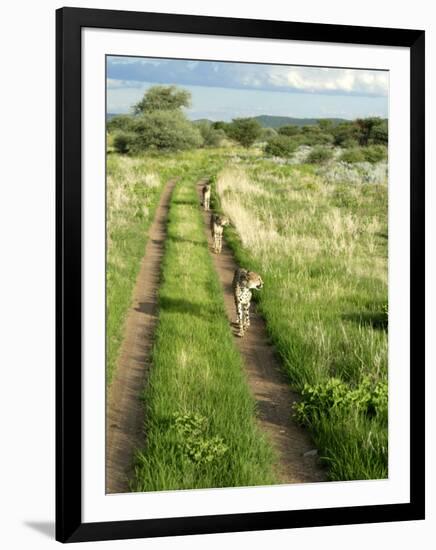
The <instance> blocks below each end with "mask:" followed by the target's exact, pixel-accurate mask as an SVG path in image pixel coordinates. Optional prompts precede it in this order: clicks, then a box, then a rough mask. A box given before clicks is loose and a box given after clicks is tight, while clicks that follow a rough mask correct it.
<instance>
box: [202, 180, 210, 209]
mask: <svg viewBox="0 0 436 550" xmlns="http://www.w3.org/2000/svg"><path fill="white" fill-rule="evenodd" d="M202 191H203V207H204V209H205V210H209V209H210V193H211V189H210V183H209V182H207V183H205V185H204V186H203V189H202Z"/></svg>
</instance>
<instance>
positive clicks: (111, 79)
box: [107, 56, 389, 121]
mask: <svg viewBox="0 0 436 550" xmlns="http://www.w3.org/2000/svg"><path fill="white" fill-rule="evenodd" d="M156 84H166V85H168V84H175V85H176V86H180V87H182V88H185V89H187V90H189V91H190V92H191V95H192V102H191V107H190V108H188V109H186V110H185V112H186V115H187V116H188V118H190V119H191V120H195V119H199V118H208V119H210V120H225V121H229V120H232V118H235V117H249V116H257V115H280V116H290V117H297V118H306V117H309V118H329V117H337V118H347V119H354V118H357V117H367V116H380V117H384V118H387V117H388V89H389V73H388V72H387V71H375V70H368V69H337V68H334V69H332V68H326V67H303V66H292V65H266V64H255V63H231V62H224V61H190V60H178V59H158V58H144V57H116V56H108V58H107V112H108V113H117V114H118V113H129V112H131V108H132V105H134V104H135V103H136V102H138V101H139V100H140V99H141V98H142V96H143V95H144V92H145V91H146V90H147V89H148V88H150V87H151V86H154V85H156Z"/></svg>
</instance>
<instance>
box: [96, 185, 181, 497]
mask: <svg viewBox="0 0 436 550" xmlns="http://www.w3.org/2000/svg"><path fill="white" fill-rule="evenodd" d="M175 184H176V180H170V181H169V182H168V183H167V184H166V186H165V188H164V190H163V191H162V194H161V197H160V200H159V204H158V206H157V208H156V213H155V217H154V221H153V223H152V225H151V227H150V230H149V238H148V241H147V245H146V247H145V253H144V257H143V258H142V260H141V266H140V270H139V274H138V277H137V280H136V284H135V288H134V290H133V293H132V303H131V306H130V309H129V311H128V313H127V317H126V322H125V328H124V338H123V342H122V344H121V348H120V353H119V357H118V362H117V369H116V373H115V376H114V379H113V381H112V384H111V386H110V388H109V389H108V390H107V392H106V493H125V492H130V490H129V479H130V477H131V474H132V473H133V472H132V459H133V453H134V451H135V449H136V448H138V447H140V446H141V445H142V444H143V442H144V437H145V434H144V432H143V426H144V414H145V413H144V408H143V405H142V403H141V400H140V396H141V392H142V390H143V388H144V384H145V382H146V380H147V376H148V373H149V371H150V366H151V364H150V355H151V348H152V344H153V334H154V330H155V328H156V324H157V301H158V297H157V293H158V289H159V282H160V272H161V262H162V259H163V255H164V248H165V238H166V223H167V217H168V209H169V204H170V199H171V194H172V191H173V189H174V186H175Z"/></svg>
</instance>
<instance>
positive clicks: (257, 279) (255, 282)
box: [247, 271, 263, 290]
mask: <svg viewBox="0 0 436 550" xmlns="http://www.w3.org/2000/svg"><path fill="white" fill-rule="evenodd" d="M247 286H248V288H255V289H256V290H260V289H261V288H262V287H263V281H262V278H261V276H260V275H258V274H257V273H255V272H254V271H249V272H248V273H247Z"/></svg>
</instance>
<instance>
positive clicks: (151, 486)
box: [131, 153, 276, 491]
mask: <svg viewBox="0 0 436 550" xmlns="http://www.w3.org/2000/svg"><path fill="white" fill-rule="evenodd" d="M190 163H191V168H192V170H191V171H190V173H189V174H188V175H186V176H185V177H184V178H183V179H182V180H181V181H180V182H179V183H178V184H177V186H176V188H175V191H174V193H173V197H172V201H171V207H170V213H169V223H168V238H167V241H166V250H165V257H164V262H163V272H162V277H163V283H162V285H161V288H160V291H159V321H158V326H157V330H156V335H155V343H154V348H153V369H152V372H151V375H150V380H149V383H148V386H147V388H146V390H145V393H144V403H145V406H146V442H145V444H144V448H143V449H141V450H139V451H138V452H137V456H136V467H135V472H136V476H135V479H134V480H133V481H132V484H131V485H132V490H134V491H158V490H172V489H193V488H210V487H235V486H236V487H237V486H250V485H263V484H271V483H274V482H275V481H276V480H275V478H274V475H273V473H272V470H273V463H274V459H275V457H274V454H273V451H272V449H271V447H270V445H269V443H268V442H267V441H266V439H265V437H264V435H263V434H262V433H260V431H259V429H258V427H257V426H256V424H255V403H254V401H253V399H252V397H251V395H250V393H249V389H248V386H247V382H246V377H245V374H244V371H243V365H242V363H241V358H240V355H239V353H238V351H237V349H236V348H235V345H234V342H233V336H232V334H231V330H230V327H229V324H228V321H227V317H226V314H225V309H224V302H223V296H222V290H221V287H220V284H219V281H218V278H217V275H216V272H215V270H214V267H213V264H212V261H211V257H210V253H209V251H208V247H207V241H206V236H205V233H204V224H203V219H202V215H201V211H200V209H199V203H198V198H197V193H196V189H195V182H196V181H197V180H198V178H199V177H200V176H202V175H204V173H205V171H206V172H207V171H208V172H209V173H210V174H213V172H214V171H216V170H217V169H218V168H219V166H221V165H222V160H220V158H216V159H215V161H214V159H213V154H211V153H201V154H200V153H199V154H198V155H193V156H191V158H190Z"/></svg>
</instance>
